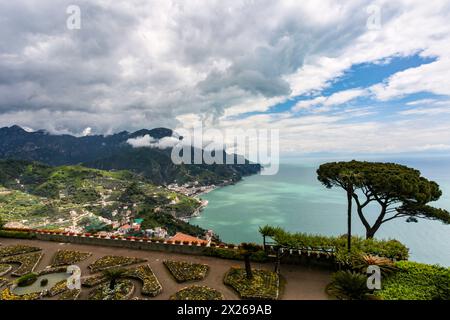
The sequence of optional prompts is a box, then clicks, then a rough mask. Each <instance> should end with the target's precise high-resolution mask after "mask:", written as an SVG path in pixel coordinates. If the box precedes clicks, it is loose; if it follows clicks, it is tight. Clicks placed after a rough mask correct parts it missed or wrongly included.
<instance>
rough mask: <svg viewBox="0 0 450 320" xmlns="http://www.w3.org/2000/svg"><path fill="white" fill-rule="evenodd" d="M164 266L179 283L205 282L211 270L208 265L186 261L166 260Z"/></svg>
mask: <svg viewBox="0 0 450 320" xmlns="http://www.w3.org/2000/svg"><path fill="white" fill-rule="evenodd" d="M164 265H165V266H166V267H167V269H169V271H170V273H171V274H172V275H173V277H174V278H175V280H176V281H177V282H186V281H199V280H203V279H204V278H205V277H206V274H207V273H208V270H209V267H208V266H207V265H206V264H200V263H191V262H186V261H170V260H166V261H164Z"/></svg>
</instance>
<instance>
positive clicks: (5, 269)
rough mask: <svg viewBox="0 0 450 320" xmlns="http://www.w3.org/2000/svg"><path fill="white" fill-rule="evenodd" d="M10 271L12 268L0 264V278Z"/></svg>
mask: <svg viewBox="0 0 450 320" xmlns="http://www.w3.org/2000/svg"><path fill="white" fill-rule="evenodd" d="M11 269H12V266H10V265H9V264H0V276H3V275H5V274H7V273H8V272H10V271H11Z"/></svg>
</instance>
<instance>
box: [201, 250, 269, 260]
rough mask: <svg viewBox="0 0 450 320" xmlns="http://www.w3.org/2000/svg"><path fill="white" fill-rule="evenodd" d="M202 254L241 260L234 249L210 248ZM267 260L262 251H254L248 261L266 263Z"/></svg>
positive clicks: (239, 253)
mask: <svg viewBox="0 0 450 320" xmlns="http://www.w3.org/2000/svg"><path fill="white" fill-rule="evenodd" d="M204 254H205V255H207V256H210V257H216V258H221V259H231V260H243V257H242V254H241V252H240V251H239V250H235V249H227V248H211V247H210V248H206V249H205V251H204ZM268 259H269V258H268V257H267V254H266V252H265V251H264V250H259V251H256V252H254V253H252V255H251V256H250V260H251V261H253V262H267V261H268Z"/></svg>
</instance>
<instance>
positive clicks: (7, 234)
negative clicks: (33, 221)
mask: <svg viewBox="0 0 450 320" xmlns="http://www.w3.org/2000/svg"><path fill="white" fill-rule="evenodd" d="M0 238H14V239H34V238H36V235H35V234H34V233H29V232H23V231H9V230H0Z"/></svg>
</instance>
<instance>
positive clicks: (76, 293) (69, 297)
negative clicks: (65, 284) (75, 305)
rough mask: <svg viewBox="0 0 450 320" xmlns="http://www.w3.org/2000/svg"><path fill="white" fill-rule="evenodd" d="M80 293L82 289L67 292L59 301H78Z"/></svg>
mask: <svg viewBox="0 0 450 320" xmlns="http://www.w3.org/2000/svg"><path fill="white" fill-rule="evenodd" d="M80 293H81V290H80V289H72V290H66V291H64V292H63V293H61V294H60V295H59V297H58V300H77V298H78V297H79V295H80Z"/></svg>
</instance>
